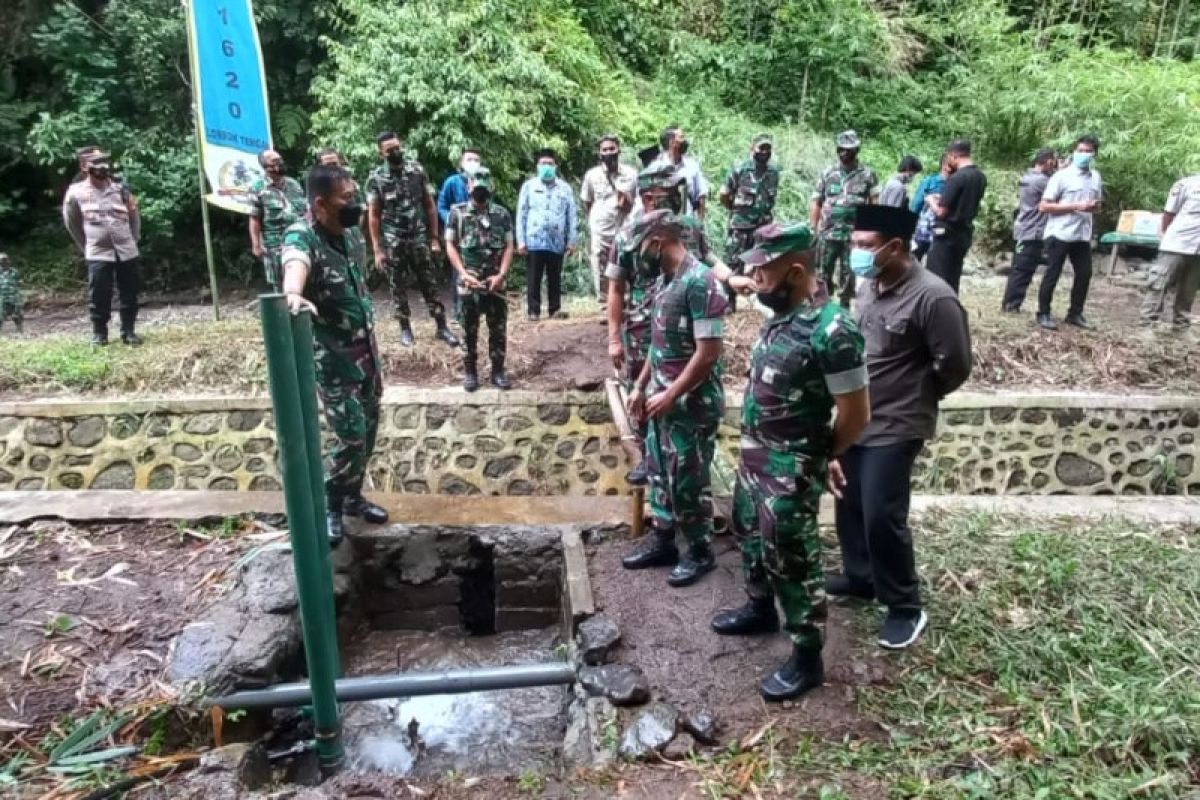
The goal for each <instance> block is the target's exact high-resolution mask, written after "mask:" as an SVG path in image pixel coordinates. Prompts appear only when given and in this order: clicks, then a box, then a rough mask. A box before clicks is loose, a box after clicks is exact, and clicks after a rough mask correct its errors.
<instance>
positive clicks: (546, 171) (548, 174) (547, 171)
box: [537, 164, 558, 183]
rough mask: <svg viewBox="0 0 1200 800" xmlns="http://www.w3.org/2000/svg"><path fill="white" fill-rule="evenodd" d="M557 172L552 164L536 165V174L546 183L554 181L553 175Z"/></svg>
mask: <svg viewBox="0 0 1200 800" xmlns="http://www.w3.org/2000/svg"><path fill="white" fill-rule="evenodd" d="M557 172H558V170H556V169H555V168H554V165H553V164H538V168H537V174H538V177H539V178H541V179H542V180H543V181H545V182H546V183H549V182H550V181H552V180H554V176H555V174H556V173H557Z"/></svg>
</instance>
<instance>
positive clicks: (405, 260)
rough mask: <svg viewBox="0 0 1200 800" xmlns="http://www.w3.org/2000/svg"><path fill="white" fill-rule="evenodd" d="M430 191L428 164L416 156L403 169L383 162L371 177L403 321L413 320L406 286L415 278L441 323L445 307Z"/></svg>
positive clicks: (390, 279)
mask: <svg viewBox="0 0 1200 800" xmlns="http://www.w3.org/2000/svg"><path fill="white" fill-rule="evenodd" d="M429 192H430V189H429V179H428V178H427V177H426V176H425V168H424V167H422V166H421V164H420V162H418V161H414V160H412V159H407V160H405V162H404V166H402V167H400V168H399V169H393V168H392V167H391V166H390V165H389V164H387V163H384V164H380V165H379V166H378V167H376V168H375V169H374V170H372V171H371V175H370V177H369V178H367V202H368V203H369V204H370V205H372V206H379V208H380V213H381V219H380V227H381V231H380V233H381V235H382V237H383V246H384V249H385V252H386V254H387V258H388V262H389V264H388V272H387V275H388V283H389V284H390V285H391V287H392V300H393V301H394V302H395V304H396V319H398V320H399V321H400V324H401V325H405V326H407V325H408V324H409V320H410V319H411V317H412V313H411V312H410V311H409V307H408V289H409V287H410V286H411V285H412V284H413V283H415V284H416V286H417V289H419V290H420V292H421V297H423V298H424V299H425V308H426V310H428V311H429V316H430V317H432V318H433V320H434V322H436V323H437V326H438V327H439V328H442V327H444V326H445V322H446V309H445V307H444V306H442V301H441V300H440V299H438V288H437V275H436V273H435V271H434V264H433V256H432V255H431V254H430V252H429V225H428V220H427V219H426V216H425V214H426V206H425V201H426V198H427V197H428V196H429Z"/></svg>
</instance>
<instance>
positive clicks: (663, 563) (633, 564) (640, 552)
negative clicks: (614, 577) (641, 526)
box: [621, 531, 679, 569]
mask: <svg viewBox="0 0 1200 800" xmlns="http://www.w3.org/2000/svg"><path fill="white" fill-rule="evenodd" d="M646 539H647V540H648V541H646V542H645V543H644V544H642V546H641V547H639V548H638V549H637V550H634V551H633V552H632V553H630V554H629V555H627V556H625V557H624V558H623V559H621V566H623V567H625V569H647V568H649V567H673V566H675V564H677V563H678V562H679V548H677V547H676V546H675V532H674V531H654V532H652V533H650V534H648V535H647V536H646Z"/></svg>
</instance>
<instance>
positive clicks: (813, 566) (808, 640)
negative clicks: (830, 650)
mask: <svg viewBox="0 0 1200 800" xmlns="http://www.w3.org/2000/svg"><path fill="white" fill-rule="evenodd" d="M824 485H825V463H824V460H823V459H822V460H821V462H820V463H819V464H818V463H817V462H816V461H815V460H814V461H807V460H806V461H805V462H803V464H801V463H800V462H799V457H798V456H796V455H795V454H787V453H780V452H775V451H772V450H768V449H767V448H765V447H753V446H751V447H747V445H746V442H745V440H743V442H742V454H741V463H740V464H739V467H738V476H737V488H736V489H735V490H734V495H733V532H734V535H735V536H737V538H738V541H739V543H740V544H741V549H742V576H743V577H744V578H745V580H746V593H747V594H748V595H749V596H750V597H751V598H754V599H764V598H768V597H771V596H772V594H774V595H775V596H777V597H778V598H779V605H780V606H781V607H782V608H783V619H784V623H783V629H784V631H786V632H787V634H788V635H789V636H790V637H791V639H792V641H793V642H795V643H796V644H799V645H805V646H812V647H820V646H821V641H822V635H823V632H824V628H825V614H826V607H825V606H826V602H825V585H824V575H823V572H822V569H821V539H820V536H819V535H818V532H817V507H818V502H819V501H820V498H821V492H822V490H823V487H824Z"/></svg>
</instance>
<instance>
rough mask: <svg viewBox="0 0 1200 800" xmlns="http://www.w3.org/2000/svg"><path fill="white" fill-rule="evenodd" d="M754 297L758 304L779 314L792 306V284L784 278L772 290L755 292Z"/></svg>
mask: <svg viewBox="0 0 1200 800" xmlns="http://www.w3.org/2000/svg"><path fill="white" fill-rule="evenodd" d="M755 296H756V297H758V302H760V303H762V304H763V305H764V306H766V307H767V308H769V309H771V310H772V311H774V312H775V313H776V314H779V313H782V312H784V311H787V310H788V308H789V307H790V306H791V304H792V284H791V282H790V281H788V280H787V279H786V278H785V279H784V280H782V281H780V282H779V285H778V286H776V287H775V288H774V289H770V290H768V291H765V292H755Z"/></svg>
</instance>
